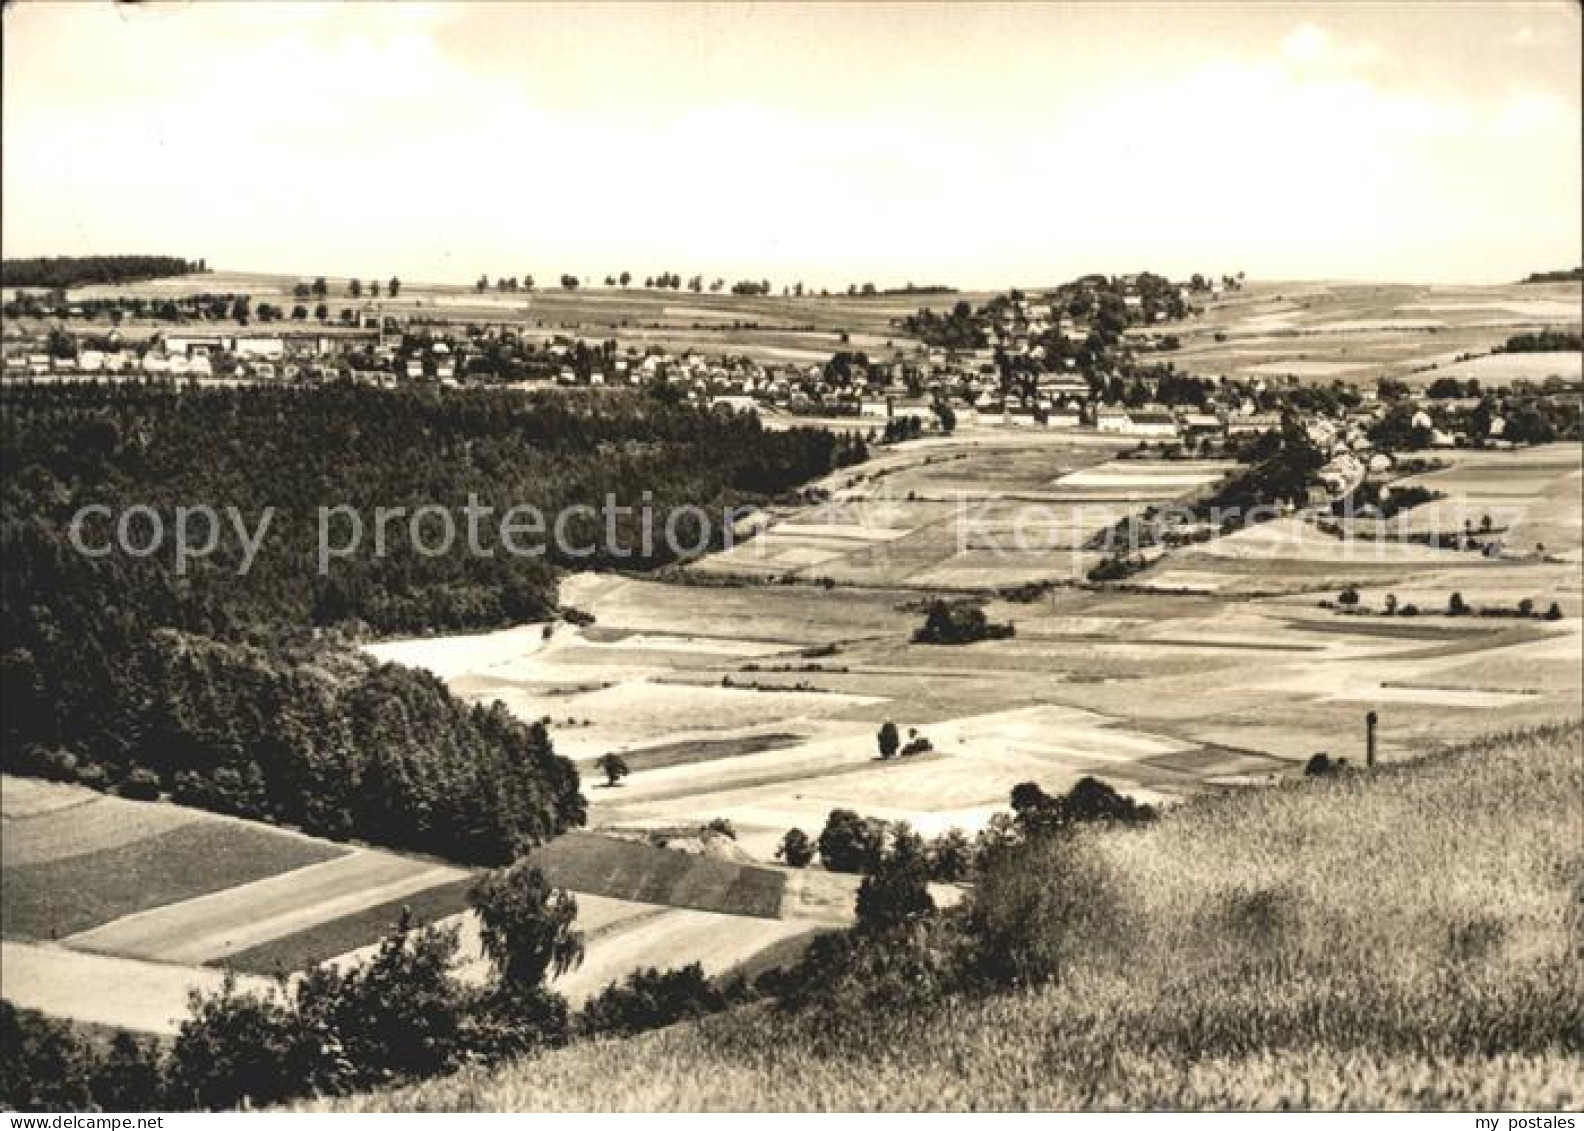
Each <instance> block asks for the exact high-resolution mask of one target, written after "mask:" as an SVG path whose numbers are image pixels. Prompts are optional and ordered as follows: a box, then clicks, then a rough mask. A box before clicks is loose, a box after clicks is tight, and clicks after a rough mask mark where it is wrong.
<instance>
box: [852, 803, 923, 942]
mask: <svg viewBox="0 0 1584 1131" xmlns="http://www.w3.org/2000/svg"><path fill="white" fill-rule="evenodd" d="M929 878H930V867H929V856H928V853H927V852H926V850H925V847H924V840H923V838H922V837H920V836H919V835H918V833H916V832H914V831H913V830H912V829H911V828H909V827H908V826H907V825H906V824H899V825H897V826H896V828H895V829H894V830H892V834H891V838H890V844H889V845H887V846H885V847H884V848H883V849H881V851H880V853H879V856H878V859H876V860H875V862H874V866H873V868H872V870H871V871H870V872H869V873H868V874H867V875H866V876H864V878H863V883H861V884H860V885H859V886H858V926H859V928H860V929H861V930H866V931H884V930H889V929H890V928H892V927H900V926H903V925H904V924H907V923H910V922H913V921H915V920H918V919H922V918H923V917H924V916H926V915H929V914H930V913H931V912H933V911H934V910H935V901H934V900H933V899H932V898H930V893H929Z"/></svg>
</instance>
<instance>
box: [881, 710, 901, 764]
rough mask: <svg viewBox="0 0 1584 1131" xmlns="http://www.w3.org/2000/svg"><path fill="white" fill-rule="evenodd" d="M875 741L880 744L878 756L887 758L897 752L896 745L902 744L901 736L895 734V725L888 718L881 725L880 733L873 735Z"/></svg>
mask: <svg viewBox="0 0 1584 1131" xmlns="http://www.w3.org/2000/svg"><path fill="white" fill-rule="evenodd" d="M875 741H876V742H877V743H878V744H879V746H880V757H882V758H889V757H891V756H892V755H894V754H895V753H896V752H897V747H898V746H900V745H902V737H901V735H899V734H897V725H896V723H894V722H892V721H891V720H890V719H887V720H886V721H885V724H884V725H883V726H881V728H880V733H879V734H877V735H876V736H875Z"/></svg>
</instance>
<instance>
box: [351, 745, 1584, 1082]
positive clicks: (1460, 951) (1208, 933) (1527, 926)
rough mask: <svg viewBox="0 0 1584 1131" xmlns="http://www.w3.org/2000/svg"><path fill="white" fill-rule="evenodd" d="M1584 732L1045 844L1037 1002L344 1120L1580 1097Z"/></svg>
mask: <svg viewBox="0 0 1584 1131" xmlns="http://www.w3.org/2000/svg"><path fill="white" fill-rule="evenodd" d="M1581 734H1584V732H1581V729H1580V726H1579V725H1578V724H1577V723H1575V724H1573V725H1571V726H1568V727H1563V728H1553V729H1546V730H1542V731H1535V732H1530V733H1527V734H1523V735H1517V736H1504V737H1500V738H1494V739H1491V740H1488V741H1485V742H1481V743H1478V744H1475V745H1471V746H1468V747H1464V748H1462V749H1459V750H1456V751H1453V752H1451V753H1448V754H1444V755H1440V756H1435V757H1431V758H1427V759H1424V760H1422V761H1419V762H1416V763H1412V764H1405V765H1400V766H1393V767H1389V768H1383V769H1380V770H1377V771H1375V772H1373V773H1369V774H1355V775H1345V776H1341V777H1336V778H1329V779H1320V780H1306V781H1296V782H1291V783H1288V784H1284V785H1279V786H1274V787H1270V788H1261V789H1258V790H1253V791H1249V792H1243V793H1238V794H1234V795H1230V796H1220V797H1206V798H1201V799H1198V800H1195V801H1192V802H1189V803H1187V804H1185V805H1183V806H1181V807H1180V808H1178V809H1177V810H1176V811H1174V812H1173V813H1170V814H1168V815H1167V816H1166V817H1165V818H1164V819H1162V820H1161V821H1159V822H1158V823H1156V824H1154V825H1150V826H1145V827H1142V828H1130V829H1113V830H1107V831H1104V832H1100V833H1096V834H1093V836H1092V837H1091V838H1088V842H1087V843H1086V844H1084V845H1083V846H1082V847H1083V848H1084V851H1083V852H1081V853H1078V854H1076V855H1075V854H1074V853H1073V852H1072V851H1071V850H1070V848H1069V849H1068V850H1063V851H1061V852H1057V851H1044V852H1037V853H1036V855H1035V857H1034V859H1032V860H1030V861H1027V863H1028V864H1029V865H1031V869H1030V872H1029V874H1035V873H1034V872H1033V871H1032V868H1035V867H1037V868H1042V869H1044V871H1043V872H1040V873H1038V874H1039V875H1041V876H1042V877H1043V878H1044V886H1045V887H1046V888H1047V889H1048V890H1049V891H1050V892H1052V893H1056V892H1061V893H1063V895H1064V898H1062V899H1053V900H1051V901H1050V902H1049V903H1048V905H1047V906H1051V907H1055V906H1064V907H1066V908H1067V909H1068V915H1067V916H1066V917H1065V918H1066V925H1065V926H1064V925H1062V923H1061V922H1059V920H1062V919H1063V918H1064V917H1063V916H1057V915H1051V916H1046V917H1032V918H1030V919H1028V920H1026V922H1028V923H1031V924H1032V926H1029V927H1025V928H1023V929H1024V930H1025V931H1026V932H1028V933H1030V934H1032V935H1034V936H1037V937H1035V938H1033V939H1025V940H1024V941H1031V942H1033V943H1035V944H1036V945H1043V946H1048V947H1050V948H1055V949H1060V950H1061V951H1062V952H1063V955H1064V957H1063V959H1062V962H1061V964H1060V967H1059V969H1060V971H1061V974H1060V978H1059V980H1057V981H1056V982H1054V983H1047V984H1046V985H1044V986H1043V987H1041V988H1038V989H1013V990H1008V991H1005V992H1001V993H994V994H988V995H987V994H983V993H964V994H956V995H945V996H941V995H926V996H924V997H923V998H922V999H921V998H919V997H918V996H917V995H914V997H913V998H912V999H911V1001H910V1003H908V1004H900V1003H899V1004H896V1005H893V1006H892V1007H890V1008H886V1007H884V1006H882V1007H880V1008H871V1007H869V1006H867V1005H866V1006H865V1007H862V1008H841V1007H840V1006H838V1007H836V1008H834V1009H832V1010H830V1011H828V1012H827V1013H822V1014H821V1015H820V1017H819V1018H818V1024H811V1019H810V1018H809V1017H808V1016H804V1015H797V1014H784V1013H777V1012H776V1011H775V1010H774V1009H773V1008H771V1007H768V1006H763V1005H761V1006H755V1007H751V1008H746V1009H741V1010H738V1011H736V1012H732V1013H727V1014H724V1015H721V1016H717V1017H714V1018H711V1019H708V1020H706V1021H704V1022H701V1023H696V1024H688V1025H681V1026H677V1027H673V1028H671V1029H668V1030H662V1031H659V1032H657V1033H652V1034H649V1035H647V1036H644V1037H640V1038H637V1039H634V1040H627V1041H600V1042H594V1043H588V1044H582V1045H574V1046H572V1047H570V1048H567V1049H564V1050H561V1051H559V1052H556V1053H552V1054H549V1055H546V1056H543V1057H541V1058H539V1059H536V1060H534V1061H532V1062H529V1063H525V1064H522V1065H518V1066H515V1067H512V1068H508V1069H505V1070H501V1069H496V1070H493V1071H488V1072H485V1071H480V1072H476V1073H471V1074H463V1075H461V1076H458V1077H453V1078H450V1079H445V1080H440V1081H436V1082H431V1083H428V1084H423V1085H419V1086H417V1087H414V1088H411V1089H408V1090H405V1091H402V1092H399V1093H394V1094H376V1095H371V1096H365V1097H360V1098H356V1099H354V1100H352V1101H349V1102H346V1103H345V1105H344V1106H347V1107H352V1108H356V1109H362V1110H413V1109H419V1110H429V1109H450V1108H463V1109H485V1110H490V1109H519V1110H534V1109H570V1110H579V1109H610V1108H615V1109H722V1110H745V1109H806V1108H825V1109H873V1108H884V1109H916V1108H926V1109H928V1108H940V1107H946V1108H961V1107H969V1106H973V1107H976V1108H997V1109H1005V1108H1078V1107H1088V1108H1124V1107H1125V1108H1139V1107H1145V1108H1148V1107H1208V1108H1277V1107H1296V1108H1381V1107H1386V1108H1393V1107H1411V1108H1425V1107H1455V1108H1461V1109H1469V1108H1483V1109H1487V1110H1513V1109H1530V1110H1536V1109H1542V1108H1567V1109H1572V1108H1576V1107H1577V1106H1578V1105H1579V1104H1580V1102H1584V1039H1581V1037H1580V1034H1581V1033H1584V975H1581V973H1580V968H1579V964H1578V963H1577V960H1576V956H1577V952H1578V947H1579V945H1580V943H1581V941H1584V925H1581V916H1580V907H1581V903H1580V896H1581V894H1584V764H1581V753H1584V751H1581ZM1080 860H1086V863H1084V864H1083V865H1082V866H1081V867H1079V866H1077V863H1078V861H1080ZM1057 869H1064V870H1065V875H1064V876H1062V877H1061V878H1058V877H1057V875H1055V874H1054V872H1055V871H1056V870H1057ZM1079 895H1081V896H1082V899H1081V900H1080V899H1078V898H1075V896H1079ZM975 898H976V899H981V900H982V899H988V898H990V897H989V896H987V895H986V889H985V888H984V887H981V890H980V891H979V892H978V893H976V897H975ZM996 898H1005V892H1004V891H1003V892H1002V893H1001V894H1000V895H998V896H997V897H996ZM1101 904H1103V905H1104V911H1105V913H1104V914H1090V913H1087V912H1088V911H1091V910H1092V909H1093V907H1094V906H1096V905H1101ZM1075 908H1081V910H1078V911H1076V912H1075V911H1074V909H1075ZM1047 936H1048V937H1047ZM867 1000H868V1001H869V1002H870V1003H872V1002H873V1000H874V998H873V995H870V996H869V997H868V999H867Z"/></svg>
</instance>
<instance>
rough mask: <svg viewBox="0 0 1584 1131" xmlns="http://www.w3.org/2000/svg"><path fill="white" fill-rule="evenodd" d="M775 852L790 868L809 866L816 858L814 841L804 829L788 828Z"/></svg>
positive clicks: (778, 858)
mask: <svg viewBox="0 0 1584 1131" xmlns="http://www.w3.org/2000/svg"><path fill="white" fill-rule="evenodd" d="M775 854H776V859H777V860H781V861H784V862H785V864H786V866H787V867H789V868H807V867H808V866H809V864H810V863H811V862H812V861H813V859H814V842H813V841H811V840H810V839H809V836H808V833H806V832H804V831H803V830H802V829H788V830H787V832H786V835H785V836H783V837H782V838H781V843H780V844H778V845H777V846H776V852H775Z"/></svg>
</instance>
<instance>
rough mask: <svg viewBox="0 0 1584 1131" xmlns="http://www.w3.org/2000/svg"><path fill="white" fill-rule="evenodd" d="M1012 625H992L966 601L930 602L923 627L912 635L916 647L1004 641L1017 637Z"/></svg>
mask: <svg viewBox="0 0 1584 1131" xmlns="http://www.w3.org/2000/svg"><path fill="white" fill-rule="evenodd" d="M1014 631H1015V630H1014V629H1013V627H1012V625H1010V624H992V623H991V622H990V620H989V618H988V617H986V616H985V612H984V610H983V609H981V608H980V607H979V606H978V605H975V604H972V603H970V602H966V601H940V600H936V601H931V602H930V603H929V605H928V607H927V608H926V610H925V614H924V624H923V626H922V627H921V628H919V629H917V630H916V631H915V632H914V633H913V643H915V644H973V643H975V642H977V641H980V640H1005V639H1007V638H1008V637H1010V636H1012V635H1014Z"/></svg>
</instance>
